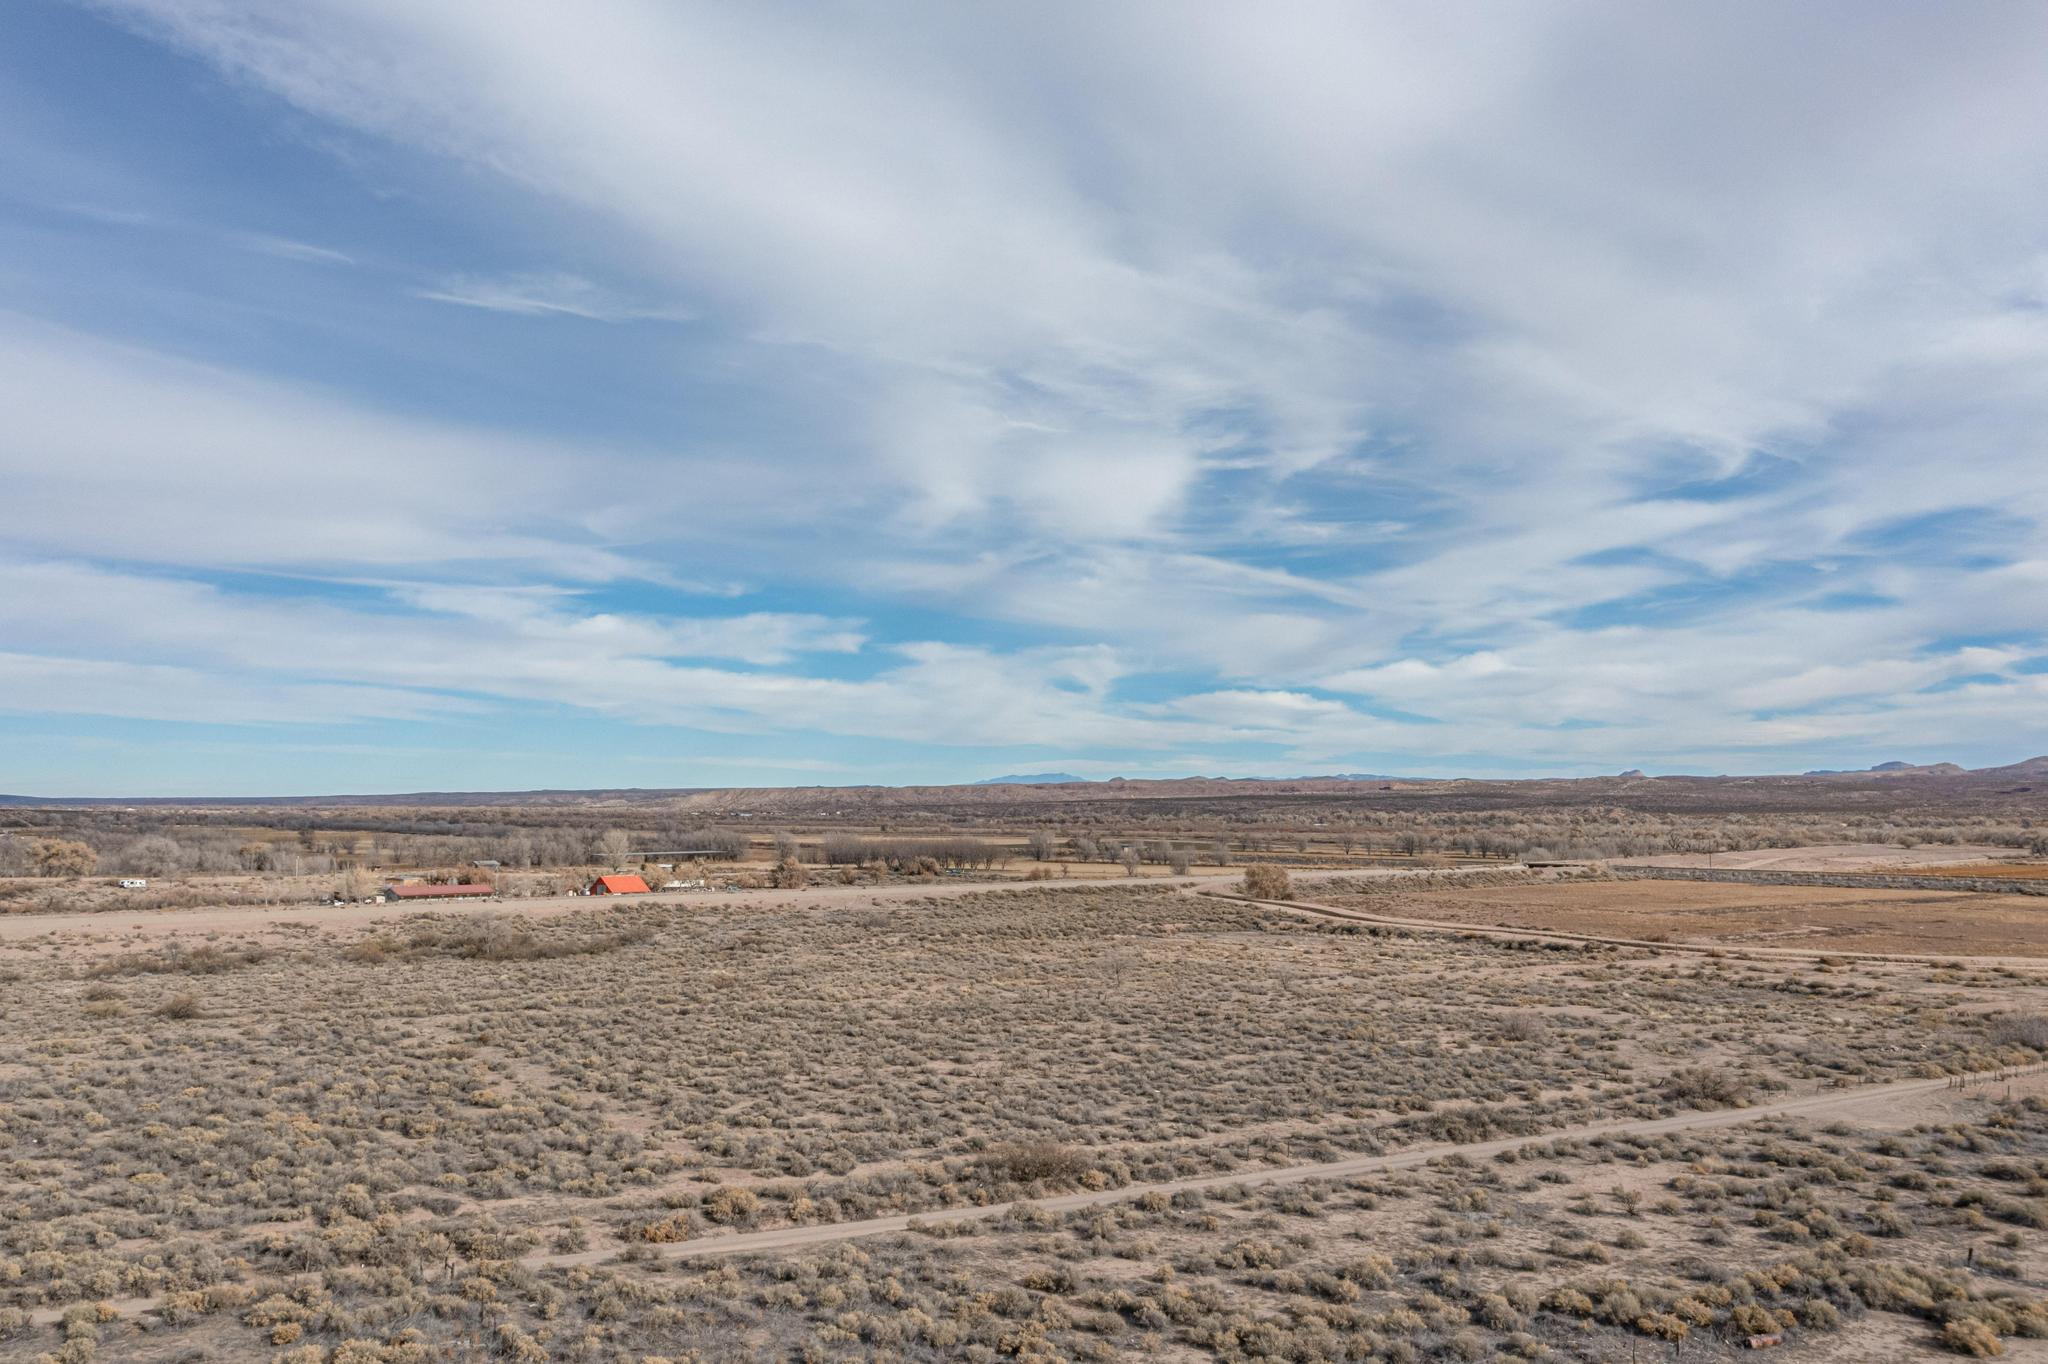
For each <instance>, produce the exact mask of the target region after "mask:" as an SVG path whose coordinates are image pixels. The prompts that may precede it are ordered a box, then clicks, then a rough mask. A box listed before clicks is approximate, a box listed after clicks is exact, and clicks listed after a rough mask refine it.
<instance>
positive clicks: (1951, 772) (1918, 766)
mask: <svg viewBox="0 0 2048 1364" xmlns="http://www.w3.org/2000/svg"><path fill="white" fill-rule="evenodd" d="M2030 761H2033V762H2040V761H2042V760H2041V759H2039V758H2034V759H2030ZM2014 766H2015V767H2025V766H2026V763H2015V764H2014ZM1967 770H1968V769H1967V768H1962V767H1958V766H1956V765H1955V764H1954V763H1902V762H1898V761H1896V760H1894V761H1892V762H1888V763H1872V764H1871V765H1870V766H1869V767H1816V768H1814V769H1813V770H1812V771H1811V772H1802V773H1800V775H1801V776H1804V777H1861V776H1866V775H1869V774H1872V773H1875V774H1877V775H1878V776H1923V775H1924V776H1930V777H1959V776H1961V775H1962V774H1963V773H1964V772H1965V771H1967ZM1981 770H1982V771H1985V772H2003V771H2007V770H2008V769H2006V768H2002V767H1987V768H1983V769H1981Z"/></svg>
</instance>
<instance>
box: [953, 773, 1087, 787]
mask: <svg viewBox="0 0 2048 1364" xmlns="http://www.w3.org/2000/svg"><path fill="white" fill-rule="evenodd" d="M1087 780H1088V778H1086V777H1077V776H1075V775H1074V774H1073V773H1071V772H1030V773H1026V774H1025V775H1023V776H1018V777H988V778H985V779H983V780H981V781H978V782H975V783H974V784H975V785H976V786H1065V785H1067V784H1068V783H1069V782H1077V781H1087Z"/></svg>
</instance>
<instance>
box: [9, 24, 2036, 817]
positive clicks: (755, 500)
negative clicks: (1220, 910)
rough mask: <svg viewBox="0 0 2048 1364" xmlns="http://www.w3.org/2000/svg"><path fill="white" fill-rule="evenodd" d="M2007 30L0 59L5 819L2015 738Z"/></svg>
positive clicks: (1740, 767)
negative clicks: (130, 807)
mask: <svg viewBox="0 0 2048 1364" xmlns="http://www.w3.org/2000/svg"><path fill="white" fill-rule="evenodd" d="M2044 60H2048V10H2043V9H2042V8H2040V7H2037V6H2016V5H2004V4H1993V3H1976V4H1963V5H1957V6H1944V7H1941V8H1940V9H1938V10H1937V9H1931V8H1928V7H1925V6H1912V5H1884V4H1879V5H1871V4H1863V3H1858V4H1839V5H1828V4H1817V5H1809V6H1801V7H1797V8H1788V7H1785V6H1779V5H1766V4H1733V5H1696V6H1690V7H1680V6H1652V7H1646V6H1639V5H1635V6H1631V5H1622V4H1597V3H1596V4H1569V5H1547V4H1527V5H1514V6H1505V5H1503V6H1463V7H1451V8H1448V9H1446V8H1444V7H1441V6H1435V5H1421V4H1416V5H1405V4H1381V5H1356V4H1348V3H1347V4H1341V5H1338V4H1333V5H1317V4H1303V5H1296V6H1289V7H1286V8H1285V9H1284V10H1279V11H1276V10H1273V9H1271V8H1270V7H1268V8H1264V9H1261V8H1259V7H1246V6H1234V5H1220V4H1219V5H1180V4H1171V5H1169V4H1163V3H1162V4H1156V5H1148V4H1131V5H1116V6H1100V5H1085V4H1057V3H1056V4H1050V5H1034V6H1023V7H1010V8H1008V9H996V8H991V7H986V6H967V7H961V6H949V5H937V4H933V5H911V6H897V7H872V6H860V5H844V6H824V7H819V6H783V5H777V4H762V5H749V6H727V5H695V4H690V3H668V2H666V0H664V2H663V3H655V2H654V0H593V2H592V3H588V4H583V5H576V6H506V5H503V4H499V3H488V2H487V0H435V2H434V3H431V4H419V3H411V2H410V0H408V2H406V3H400V0H354V3H340V2H339V0H304V3H299V4H293V5H285V6H280V5H274V4H264V3H257V2H256V0H105V3H96V4H85V5H72V4H67V3H59V2H58V0H23V3H19V4H15V5H10V6H7V7H6V9H5V12H4V14H0V408H4V411H5V412H6V414H7V416H6V420H5V421H0V486H4V491H0V790H9V791H26V792H33V793H45V794H53V795H72V794H95V793H109V794H111V793H130V794H188V793H189V794H223V793H273V792H274V793H286V792H320V791H378V790H411V789H422V788H438V789H455V788H505V787H530V786H690V785H760V784H775V785H781V784H790V783H799V782H801V783H811V782H817V783H851V782H861V781H886V782H915V781H951V780H971V779H974V778H978V777H983V776H989V775H994V774H996V773H1000V772H1009V771H1036V770H1046V769H1063V770H1068V771H1073V772H1076V773H1081V774H1084V775H1097V776H1107V775H1112V774H1127V775H1132V776H1138V775H1179V774H1185V773H1190V772H1204V773H1218V774H1232V775H1255V774H1257V775H1263V774H1281V775H1288V774H1296V773H1304V772H1318V771H1359V770H1366V771H1399V772H1413V773H1419V774H1468V775H1488V774H1503V775H1521V774H1528V773H1534V772H1555V773H1594V772H1602V771H1615V770H1619V769H1621V768H1626V767H1643V768H1647V769H1649V770H1652V771H1678V770H1689V771H1752V772H1754V771H1786V770H1792V771H1797V770H1802V769H1805V768H1808V767H1847V766H1862V765H1866V764H1869V763H1872V762H1876V761H1880V760H1886V759H1892V758H1905V759H1909V760H1925V761H1932V760H1940V759H1950V760H1955V761H1960V762H1964V763H1970V764H1990V763H1998V762H2005V761H2011V760H2014V759H2017V758H2020V757H2024V756H2029V755H2031V754H2034V753H2038V752H2042V751H2048V723H2044V721H2043V718H2042V717H2043V716H2048V664H2044V659H2048V531H2044V527H2048V451H2044V449H2043V445H2044V434H2043V433H2044V432H2048V150H2044V149H2048V83H2044V82H2042V81H2040V80H2039V78H2038V77H2039V71H2040V69H2041V67H2042V64H2043V62H2044Z"/></svg>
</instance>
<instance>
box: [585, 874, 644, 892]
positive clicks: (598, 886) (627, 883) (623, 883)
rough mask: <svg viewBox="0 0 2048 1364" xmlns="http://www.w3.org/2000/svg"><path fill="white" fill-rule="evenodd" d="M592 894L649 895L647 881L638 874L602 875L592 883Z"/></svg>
mask: <svg viewBox="0 0 2048 1364" xmlns="http://www.w3.org/2000/svg"><path fill="white" fill-rule="evenodd" d="M590 893H591V894H592V895H649V894H652V893H653V892H651V891H649V890H648V889H647V882H645V881H644V880H642V879H641V878H639V877H637V876H600V877H598V878H597V879H596V880H595V881H592V882H591V883H590Z"/></svg>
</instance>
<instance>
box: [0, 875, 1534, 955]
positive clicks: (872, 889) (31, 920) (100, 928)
mask: <svg viewBox="0 0 2048 1364" xmlns="http://www.w3.org/2000/svg"><path fill="white" fill-rule="evenodd" d="M1485 870H1487V871H1489V872H1492V871H1498V870H1499V868H1493V867H1489V868H1485ZM1445 874H1446V873H1445V872H1442V871H1421V872H1417V871H1410V870H1407V869H1405V868H1391V869H1383V870H1382V869H1375V870H1369V871H1351V872H1341V873H1339V872H1321V873H1319V872H1298V873H1296V876H1295V879H1296V880H1301V881H1308V880H1319V879H1325V878H1327V877H1329V876H1336V875H1342V876H1345V877H1350V878H1359V877H1371V878H1374V879H1380V878H1388V879H1400V878H1403V877H1415V876H1443V875H1445ZM1230 881H1231V878H1230V877H1226V876H1224V875H1221V874H1208V875H1200V876H1146V877H1137V878H1131V877H1126V876H1124V875H1122V874H1121V873H1118V874H1116V875H1102V876H1066V877H1058V878H1055V879H1053V880H1049V881H971V880H953V879H950V878H947V879H943V880H938V881H928V882H921V883H917V884H905V885H893V886H808V887H806V888H804V889H803V890H737V891H709V892H706V891H679V892H675V893H672V894H667V895H662V894H655V895H652V896H648V897H646V898H644V899H643V898H642V897H640V896H633V897H630V898H627V899H609V898H602V897H592V896H588V895H551V896H533V897H531V898H521V899H507V900H459V901H447V902H443V903H440V904H388V905H340V906H335V905H235V906H223V907H221V908H217V909H134V910H129V909H110V910H101V911H85V912H80V913H74V914H0V942H20V941H22V940H24V939H28V938H40V937H43V936H45V935H47V934H88V935H91V936H95V937H127V936H134V935H138V934H140V935H143V936H157V935H161V934H172V933H200V934H207V933H260V932H265V931H268V930H271V929H277V928H362V927H366V926H368V925H371V924H377V923H384V922H389V921H392V920H398V919H404V918H407V917H409V916H411V915H414V914H422V913H434V914H461V913H475V914H511V915H517V916H519V917H521V918H539V919H544V918H550V917H553V916H555V915H558V914H574V913H576V912H577V911H579V910H586V909H604V908H607V907H612V908H631V907H632V906H633V905H636V904H647V903H649V902H650V901H651V902H654V903H660V904H680V905H688V906H690V907H692V908H695V907H698V906H717V907H720V908H731V907H734V906H749V907H753V908H787V907H790V906H797V905H843V904H870V903H875V902H882V903H902V902H906V901H916V900H934V899H944V898H949V897H952V896H958V895H979V894H982V893H984V892H987V891H1005V890H1009V891H1021V890H1082V889H1096V890H1100V889H1104V888H1114V887H1118V886H1170V887H1174V888H1176V889H1180V890H1193V889H1200V888H1202V887H1204V886H1213V885H1216V884H1217V883H1219V882H1226V883H1228V882H1230Z"/></svg>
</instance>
